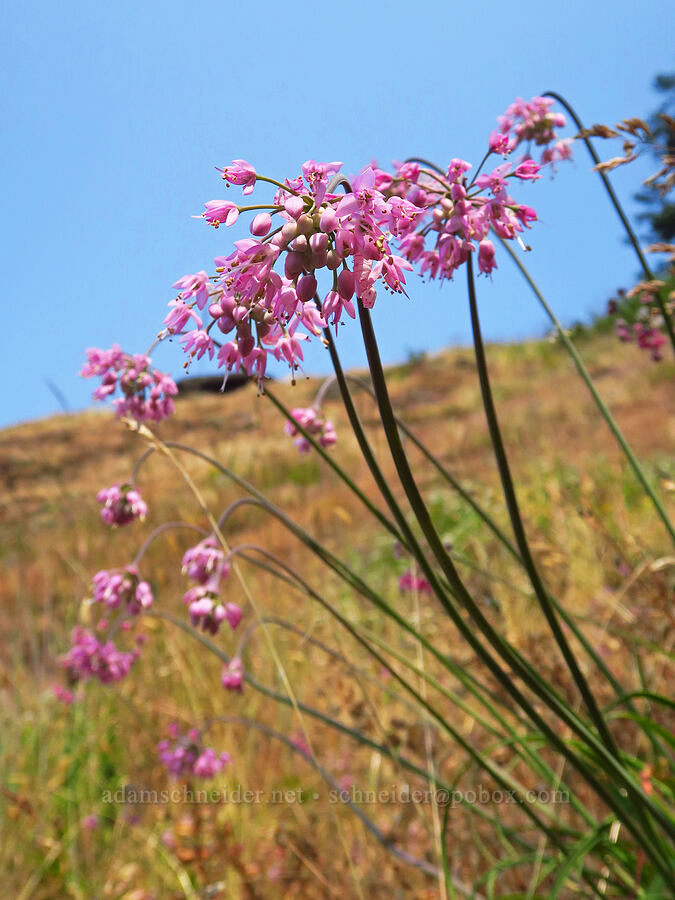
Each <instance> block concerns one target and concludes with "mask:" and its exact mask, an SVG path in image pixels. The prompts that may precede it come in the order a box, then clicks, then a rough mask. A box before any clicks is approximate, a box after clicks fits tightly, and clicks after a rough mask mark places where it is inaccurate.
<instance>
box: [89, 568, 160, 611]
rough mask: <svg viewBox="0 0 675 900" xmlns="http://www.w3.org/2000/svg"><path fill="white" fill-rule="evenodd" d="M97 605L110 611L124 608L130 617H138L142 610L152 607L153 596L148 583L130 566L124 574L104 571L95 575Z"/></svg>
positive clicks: (94, 590) (94, 591)
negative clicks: (101, 605) (99, 604)
mask: <svg viewBox="0 0 675 900" xmlns="http://www.w3.org/2000/svg"><path fill="white" fill-rule="evenodd" d="M92 599H93V600H94V601H95V602H96V603H103V604H104V605H105V606H107V607H108V609H119V608H120V607H123V608H125V609H126V611H127V612H128V613H129V615H132V616H137V615H138V614H139V613H140V612H141V610H143V609H148V607H150V606H152V601H153V596H152V591H151V590H150V585H149V584H148V582H147V581H141V579H140V577H139V574H138V570H137V569H136V568H134V567H133V566H128V567H127V568H126V569H124V571H122V572H108V571H106V570H105V569H102V570H101V571H100V572H97V573H96V575H94V579H93V596H92Z"/></svg>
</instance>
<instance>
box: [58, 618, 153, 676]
mask: <svg viewBox="0 0 675 900" xmlns="http://www.w3.org/2000/svg"><path fill="white" fill-rule="evenodd" d="M139 654H140V651H139V650H138V648H134V649H133V650H131V651H129V652H126V651H122V650H118V649H117V647H116V646H115V644H114V643H113V642H112V641H107V642H106V643H105V644H102V643H100V641H99V640H98V638H97V637H96V636H95V635H94V633H93V632H92V631H90V630H89V629H87V628H82V627H81V626H76V627H75V628H73V630H72V633H71V647H70V650H69V651H68V653H67V654H65V655H64V656H62V657H61V660H60V664H61V666H63V668H64V669H66V671H67V673H68V677H69V679H70V680H71V681H87V680H89V679H90V678H97V679H98V680H99V681H100V682H101V684H113V683H115V682H117V681H121V680H122V679H123V678H125V677H126V676H127V675H128V674H129V670H130V669H131V667H132V665H133V664H134V663H135V662H136V660H137V659H138V656H139Z"/></svg>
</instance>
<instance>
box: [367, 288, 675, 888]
mask: <svg viewBox="0 0 675 900" xmlns="http://www.w3.org/2000/svg"><path fill="white" fill-rule="evenodd" d="M358 308H359V318H360V321H361V330H362V333H363V339H364V344H365V345H366V351H367V354H368V363H369V367H370V371H371V374H372V376H373V385H374V388H375V393H376V396H377V400H378V404H379V407H380V416H381V418H382V424H383V427H384V430H385V432H386V435H387V440H388V442H389V446H390V450H391V453H392V457H393V459H394V462H395V465H396V469H397V472H398V474H399V478H400V479H401V483H402V484H403V487H404V489H405V491H406V494H407V496H408V499H409V501H410V503H411V506H412V507H413V510H414V512H415V515H416V517H417V520H418V522H419V524H420V526H421V528H422V531H423V533H424V535H425V537H426V539H427V541H428V542H429V545H430V547H431V549H432V551H433V553H434V555H435V556H436V558H437V560H438V562H439V563H440V565H441V567H442V569H443V571H444V573H445V575H446V577H447V578H448V581H449V582H450V585H451V587H452V588H453V590H455V591H456V592H457V596H458V598H459V599H460V600H461V602H462V603H463V605H464V606H465V607H466V608H467V610H468V611H469V613H470V615H471V617H472V619H473V620H474V622H475V623H476V624H477V625H478V627H479V628H480V630H481V632H482V633H483V634H484V635H485V636H486V637H487V638H488V640H489V641H490V643H491V644H492V646H493V647H494V648H495V649H497V650H498V652H500V654H501V655H502V656H503V658H504V659H508V661H509V662H510V664H511V665H512V666H513V668H514V670H515V671H517V672H518V674H519V675H520V677H521V678H522V679H523V680H524V681H525V683H526V684H527V685H528V686H529V687H530V688H531V689H532V690H533V691H534V692H535V693H536V694H537V695H538V696H540V697H541V698H542V699H543V700H544V701H545V702H546V704H547V706H548V707H549V708H550V709H551V710H553V711H555V712H556V714H557V715H558V716H559V717H560V718H561V719H562V720H563V721H564V722H565V723H566V724H567V725H569V726H570V727H571V728H572V730H573V731H574V732H575V733H576V734H578V735H579V736H580V737H581V738H582V739H583V740H584V741H585V743H586V744H587V745H588V746H589V747H592V748H593V750H594V751H595V752H596V753H597V754H598V756H599V758H600V759H602V760H603V762H604V763H605V765H606V766H607V770H608V771H611V772H613V773H614V774H615V776H617V778H618V781H619V782H620V783H621V784H622V785H624V786H625V788H626V789H628V790H629V791H630V794H631V796H632V797H634V798H636V797H637V798H639V800H640V802H641V803H642V804H644V806H646V807H648V808H649V809H650V812H651V813H652V814H653V815H654V817H655V818H657V819H658V820H659V822H660V823H661V825H662V826H663V827H664V829H665V830H666V831H668V833H670V834H675V823H673V822H672V821H671V820H670V819H669V817H668V816H667V815H666V814H665V813H664V812H663V811H662V810H661V809H660V808H659V807H658V806H655V805H654V804H653V803H652V801H651V800H650V798H649V797H648V796H647V794H646V793H645V792H644V791H643V790H642V789H641V788H640V787H639V786H638V785H637V784H636V783H635V782H634V781H633V780H632V779H631V778H630V777H629V776H628V773H627V772H626V770H625V768H624V767H623V766H622V765H621V764H620V762H619V761H618V760H617V759H616V757H615V756H614V755H613V754H612V753H610V752H608V751H607V749H606V747H605V746H604V744H603V743H602V742H600V741H598V740H597V739H596V737H595V735H594V734H593V733H592V731H590V730H589V729H588V728H587V727H586V726H585V725H584V723H583V722H582V721H581V720H580V719H579V718H578V717H577V716H576V715H575V714H574V712H573V710H571V709H570V708H569V707H568V706H567V704H565V703H564V701H562V699H561V698H560V697H558V696H557V695H556V694H555V693H554V692H552V691H551V689H550V686H549V685H547V684H546V682H544V681H543V680H542V679H541V677H540V676H539V675H538V673H536V672H535V671H534V670H533V669H532V667H531V666H530V665H529V664H528V663H527V662H526V661H525V660H524V659H523V658H522V657H521V656H520V654H519V653H518V652H517V651H516V650H515V649H514V648H513V647H512V646H511V645H510V644H509V643H508V642H506V641H505V639H504V638H503V636H501V635H500V634H499V633H498V632H496V631H495V630H494V628H493V627H492V626H491V624H490V623H489V622H488V621H487V619H485V617H484V616H483V614H482V612H481V610H480V609H479V608H478V607H477V605H476V604H475V602H474V600H473V598H472V597H471V595H470V594H469V592H468V591H467V590H466V588H465V586H464V584H463V582H462V581H461V579H460V578H459V575H458V573H457V571H456V569H455V567H454V565H453V563H452V560H451V559H450V557H449V556H448V554H447V552H446V550H445V547H444V546H443V543H442V541H441V540H440V538H439V536H438V534H437V532H436V529H435V528H434V525H433V522H432V521H431V517H430V516H429V512H428V510H427V508H426V505H425V504H424V500H423V499H422V496H421V494H420V493H419V489H418V487H417V485H416V483H415V481H414V478H413V476H412V472H411V470H410V467H409V464H408V461H407V458H406V455H405V451H404V450H403V447H402V445H401V442H400V438H399V436H398V431H397V429H396V425H395V419H394V415H393V410H392V408H391V402H390V400H389V394H388V390H387V386H386V381H385V378H384V370H383V368H382V362H381V360H380V356H379V351H378V349H377V343H376V341H375V334H374V331H373V326H372V321H371V318H370V313H369V310H367V309H365V308H364V307H363V304H362V303H361V302H359V304H358ZM425 574H426V573H425ZM432 586H433V585H432ZM439 599H440V600H441V603H442V604H443V606H444V607H445V609H446V611H447V612H448V613H449V615H450V616H451V618H452V619H453V621H454V622H455V623H456V625H457V627H458V628H459V630H460V632H461V633H462V635H463V637H464V638H465V639H466V640H467V641H468V643H469V644H470V646H472V648H473V649H474V650H475V651H476V652H477V654H478V655H479V657H480V658H481V660H482V661H484V662H485V663H486V665H488V667H489V668H490V670H491V671H492V672H493V674H495V675H496V677H497V678H499V680H500V681H502V682H503V679H504V675H505V673H504V672H503V671H502V670H501V668H500V667H499V666H498V664H497V663H496V661H495V660H494V659H493V658H492V657H491V656H490V654H489V653H488V652H487V651H486V650H485V648H484V647H483V645H482V644H481V643H480V642H479V641H477V639H476V636H475V635H474V633H473V631H472V630H471V629H470V628H468V626H467V625H466V623H465V622H464V620H463V619H462V617H461V616H459V615H458V613H457V611H456V610H455V609H454V607H453V605H452V604H449V603H448V602H447V599H446V598H445V597H444V596H442V597H439ZM507 685H508V689H509V690H510V692H511V693H512V695H513V696H514V698H517V702H518V703H519V705H520V706H521V708H522V709H523V711H525V712H526V713H527V715H528V716H529V717H530V718H531V719H532V721H533V722H535V724H536V725H537V727H538V728H539V729H540V730H541V732H542V733H543V734H544V735H545V736H546V738H547V740H548V741H549V742H550V743H551V744H552V745H553V746H555V747H556V749H558V750H559V751H560V752H562V753H563V754H564V755H565V756H566V757H567V758H568V759H569V761H570V763H571V764H572V765H573V766H574V767H575V768H576V769H577V771H579V773H580V774H581V775H582V776H583V777H584V779H585V780H586V781H588V783H589V784H590V785H591V786H592V787H593V790H594V791H595V792H596V793H597V794H598V795H599V796H600V797H601V798H602V799H603V801H604V802H605V803H606V804H607V805H608V806H609V807H610V808H611V809H613V810H614V812H615V813H616V814H617V816H618V817H619V818H620V819H621V820H622V821H625V822H626V825H627V827H628V828H629V829H630V830H631V831H632V833H633V834H634V835H635V837H636V838H637V839H638V841H639V842H640V844H641V846H642V847H643V848H644V849H645V851H646V852H647V853H648V854H649V856H650V858H651V859H652V860H653V861H654V864H655V865H656V866H657V867H658V868H659V870H660V871H661V872H662V873H663V874H664V875H667V876H668V877H670V874H669V866H668V864H666V863H664V861H663V860H662V859H661V857H660V856H659V855H658V854H657V853H655V852H654V848H653V842H652V840H651V838H649V837H647V836H646V835H645V834H643V833H642V831H641V828H640V827H638V825H637V823H636V822H635V821H634V820H632V819H631V818H630V817H628V820H627V821H626V819H627V816H626V812H627V811H626V809H625V807H624V804H623V802H622V801H620V800H619V797H618V796H616V795H615V794H613V793H612V791H611V790H609V789H608V787H606V786H605V785H604V784H602V783H601V782H600V781H599V780H598V779H597V777H596V775H595V773H594V772H593V771H592V770H591V769H590V768H589V767H588V766H587V765H586V763H585V762H584V760H583V758H582V757H581V756H579V755H577V754H576V753H575V752H573V751H572V750H571V748H570V747H568V746H567V744H566V743H565V742H564V741H563V740H561V738H560V736H559V735H558V733H557V732H556V731H555V729H553V728H552V727H551V726H550V725H549V724H548V723H547V722H546V721H545V720H544V719H543V718H542V717H541V716H540V715H539V714H538V713H537V711H536V710H535V709H534V707H533V706H532V704H531V703H530V702H529V701H528V700H527V699H526V698H525V696H524V695H523V694H522V693H521V692H520V691H519V690H518V689H517V688H516V687H515V685H513V684H512V683H511V682H510V681H509V679H507Z"/></svg>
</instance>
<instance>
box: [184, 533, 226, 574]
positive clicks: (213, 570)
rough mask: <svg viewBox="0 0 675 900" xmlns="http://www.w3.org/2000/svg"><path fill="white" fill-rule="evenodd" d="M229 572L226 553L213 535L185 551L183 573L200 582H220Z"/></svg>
mask: <svg viewBox="0 0 675 900" xmlns="http://www.w3.org/2000/svg"><path fill="white" fill-rule="evenodd" d="M229 572H230V564H229V563H226V562H225V554H224V553H223V551H222V550H221V548H220V546H219V545H218V543H217V541H216V539H215V537H213V535H211V536H210V537H207V538H204V540H203V541H200V542H199V543H198V544H196V545H195V546H194V547H190V549H189V550H186V551H185V554H184V556H183V574H185V575H187V576H188V578H192V579H193V581H196V582H198V583H199V584H206V583H207V582H210V583H211V584H214V583H220V580H221V578H226V577H227V576H228V575H229Z"/></svg>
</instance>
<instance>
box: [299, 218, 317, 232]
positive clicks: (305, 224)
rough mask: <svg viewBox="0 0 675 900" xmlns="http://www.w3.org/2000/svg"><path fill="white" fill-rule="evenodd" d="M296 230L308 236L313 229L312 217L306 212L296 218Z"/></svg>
mask: <svg viewBox="0 0 675 900" xmlns="http://www.w3.org/2000/svg"><path fill="white" fill-rule="evenodd" d="M298 231H299V232H300V234H306V235H307V236H309V235H310V234H311V233H312V232H313V231H314V222H312V217H311V216H308V215H307V214H306V213H305V214H304V215H302V216H300V218H299V219H298Z"/></svg>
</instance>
